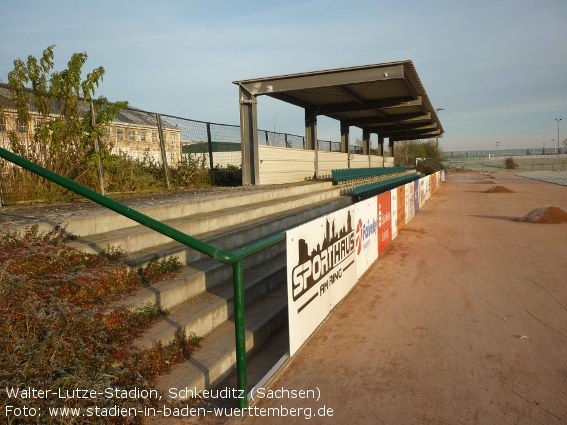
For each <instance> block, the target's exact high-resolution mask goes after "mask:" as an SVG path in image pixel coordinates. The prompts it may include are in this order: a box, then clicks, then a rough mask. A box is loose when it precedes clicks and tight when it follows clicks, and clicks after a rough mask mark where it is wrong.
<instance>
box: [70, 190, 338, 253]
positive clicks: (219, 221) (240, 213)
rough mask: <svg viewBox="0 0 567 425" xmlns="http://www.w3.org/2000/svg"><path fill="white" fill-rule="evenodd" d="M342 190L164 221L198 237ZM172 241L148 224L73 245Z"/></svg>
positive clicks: (128, 246) (139, 246)
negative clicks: (149, 227) (148, 226)
mask: <svg viewBox="0 0 567 425" xmlns="http://www.w3.org/2000/svg"><path fill="white" fill-rule="evenodd" d="M340 192H341V189H338V188H336V189H332V188H331V189H329V188H327V189H324V190H318V191H315V192H308V193H304V194H299V195H293V196H287V197H284V198H272V199H269V200H265V201H261V202H257V203H249V204H245V205H236V206H233V205H230V204H228V203H225V204H224V206H223V208H219V209H217V210H214V211H207V212H191V214H189V212H188V214H187V215H186V216H183V217H180V218H175V219H170V220H166V221H164V223H165V224H167V225H169V226H171V227H174V228H176V229H177V230H179V231H181V232H184V233H186V234H188V235H192V236H196V235H201V234H204V233H207V232H212V231H219V230H221V229H224V228H227V227H231V226H235V225H238V224H242V223H247V222H250V221H251V220H256V219H261V218H263V217H267V216H270V215H272V214H277V213H281V212H286V211H288V210H292V209H296V208H300V207H305V206H310V205H312V204H314V203H318V202H321V201H326V200H331V199H333V198H337V197H339V196H340ZM168 242H171V239H170V238H169V237H167V236H165V235H162V234H160V233H158V232H155V231H154V230H151V229H148V228H147V227H145V226H141V225H138V226H133V227H127V228H122V229H116V230H113V231H111V232H106V233H102V234H96V235H91V236H88V237H81V238H78V239H77V240H76V241H74V242H73V243H71V246H72V247H74V248H76V249H79V250H81V251H83V252H90V253H99V252H102V251H103V250H104V249H106V248H107V247H108V246H114V247H120V248H122V249H123V250H125V251H127V252H136V251H140V250H144V249H147V248H151V247H153V246H156V245H161V244H165V243H168Z"/></svg>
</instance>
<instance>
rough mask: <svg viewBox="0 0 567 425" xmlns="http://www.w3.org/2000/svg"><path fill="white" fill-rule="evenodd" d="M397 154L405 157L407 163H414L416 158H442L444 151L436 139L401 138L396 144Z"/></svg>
mask: <svg viewBox="0 0 567 425" xmlns="http://www.w3.org/2000/svg"><path fill="white" fill-rule="evenodd" d="M395 149H396V155H397V156H401V157H403V158H405V160H406V163H407V164H410V163H412V162H413V161H414V160H415V158H432V159H435V160H436V159H437V158H439V160H441V157H442V156H443V151H442V150H441V148H440V147H439V148H438V147H437V141H436V140H435V139H430V140H400V141H396V144H395Z"/></svg>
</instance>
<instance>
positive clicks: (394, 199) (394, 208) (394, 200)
mask: <svg viewBox="0 0 567 425" xmlns="http://www.w3.org/2000/svg"><path fill="white" fill-rule="evenodd" d="M390 195H391V204H390V211H391V212H392V240H394V239H395V238H396V236H398V191H397V190H396V189H393V190H391V191H390Z"/></svg>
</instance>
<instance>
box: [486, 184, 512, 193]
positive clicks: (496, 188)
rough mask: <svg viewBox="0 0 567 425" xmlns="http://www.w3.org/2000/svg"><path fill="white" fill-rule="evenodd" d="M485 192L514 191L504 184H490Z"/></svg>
mask: <svg viewBox="0 0 567 425" xmlns="http://www.w3.org/2000/svg"><path fill="white" fill-rule="evenodd" d="M485 193H514V191H513V190H510V189H508V188H507V187H504V186H492V187H491V188H490V189H488V190H487V191H486V192H485Z"/></svg>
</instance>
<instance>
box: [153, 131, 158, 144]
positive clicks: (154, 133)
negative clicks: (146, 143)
mask: <svg viewBox="0 0 567 425" xmlns="http://www.w3.org/2000/svg"><path fill="white" fill-rule="evenodd" d="M156 142H157V133H156V132H155V131H152V143H156Z"/></svg>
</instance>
